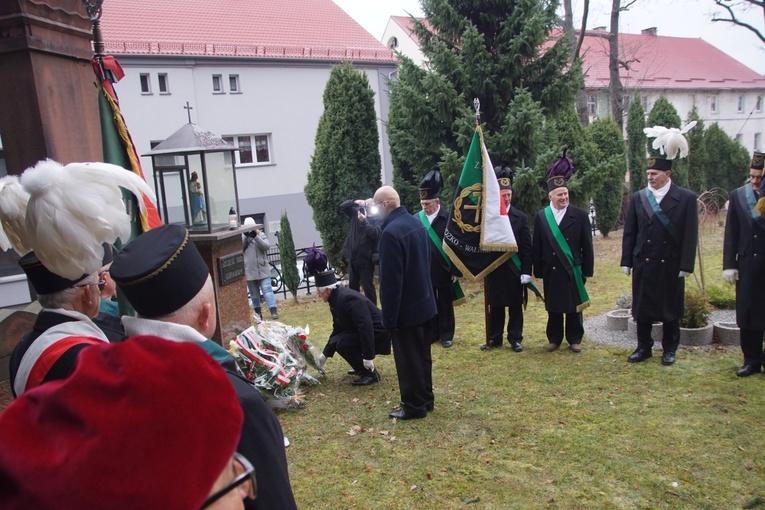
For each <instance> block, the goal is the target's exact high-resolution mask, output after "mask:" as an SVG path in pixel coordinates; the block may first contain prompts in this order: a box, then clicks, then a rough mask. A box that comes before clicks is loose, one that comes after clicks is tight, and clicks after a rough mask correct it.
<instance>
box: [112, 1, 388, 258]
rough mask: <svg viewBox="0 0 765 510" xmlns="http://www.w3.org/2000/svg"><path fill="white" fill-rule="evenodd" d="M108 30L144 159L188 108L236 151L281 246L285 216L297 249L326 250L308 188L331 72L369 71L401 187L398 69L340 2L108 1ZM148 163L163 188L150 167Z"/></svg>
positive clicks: (250, 199) (124, 104)
mask: <svg viewBox="0 0 765 510" xmlns="http://www.w3.org/2000/svg"><path fill="white" fill-rule="evenodd" d="M101 23H102V27H103V33H104V40H105V43H106V53H107V54H111V55H114V56H116V57H117V58H118V60H119V62H120V64H121V65H122V67H123V69H124V70H125V77H124V78H123V79H122V80H121V81H120V82H119V83H118V84H116V85H115V89H116V90H117V93H118V95H119V100H120V106H121V109H122V112H123V114H124V116H125V120H126V122H127V125H128V128H129V129H130V133H131V135H132V137H133V141H134V143H135V144H136V147H137V150H138V152H139V154H145V153H147V152H149V151H150V150H151V148H152V147H153V146H154V145H156V144H157V143H158V142H161V141H162V140H163V139H165V138H166V137H167V136H169V135H171V134H172V133H174V132H175V131H176V130H177V129H179V128H180V127H181V126H182V125H183V124H185V123H187V122H188V121H189V117H188V115H189V111H188V110H185V109H184V106H185V105H186V103H187V102H188V103H189V105H190V106H191V108H192V109H191V110H190V115H191V121H192V122H193V123H194V124H197V125H199V126H200V127H201V128H203V129H205V130H208V131H211V132H213V133H215V134H217V135H219V136H222V137H224V138H226V139H228V140H230V141H231V142H232V143H233V144H234V145H235V146H236V147H238V149H239V150H238V152H237V154H236V157H237V187H238V191H239V206H240V209H241V210H240V211H239V213H240V215H258V217H260V216H259V215H262V221H263V222H264V224H265V230H266V232H267V233H268V234H269V236H270V237H271V240H272V242H273V241H275V240H276V238H275V237H274V236H273V234H274V233H275V232H276V231H278V230H279V219H280V217H281V213H282V212H283V211H286V212H287V213H288V215H289V218H290V223H291V226H292V233H293V237H294V241H295V246H296V247H298V248H301V247H307V246H310V245H311V244H313V243H316V244H321V238H320V236H319V234H318V232H317V231H316V228H315V225H314V222H313V212H312V210H311V208H310V207H309V206H308V204H307V203H306V201H305V196H304V194H303V188H304V186H305V184H306V181H307V173H308V171H309V165H310V161H311V157H312V154H313V150H314V139H315V136H316V129H317V126H318V121H319V117H320V116H321V114H322V113H323V111H324V106H323V98H322V95H323V92H324V88H325V86H326V83H327V80H328V78H329V74H330V70H331V66H332V65H333V64H336V63H338V62H340V61H351V62H352V63H353V64H354V66H355V67H356V68H357V69H358V70H361V71H363V72H365V73H366V74H367V76H368V78H369V83H370V86H371V87H372V89H373V90H374V92H375V109H376V112H377V117H378V128H379V132H380V147H379V148H380V154H381V158H382V168H381V169H380V171H381V178H382V181H383V182H386V183H389V182H392V165H391V159H390V151H389V149H388V139H387V134H386V132H385V127H384V126H385V122H386V120H387V115H388V93H387V85H386V84H387V80H388V78H389V76H390V75H391V74H392V73H393V72H395V69H396V60H395V57H394V56H393V54H392V52H391V51H390V50H388V49H387V48H385V47H384V46H383V45H382V44H380V43H379V42H378V41H377V40H375V38H374V37H373V36H371V35H370V34H369V33H367V32H366V31H365V30H364V29H363V28H362V27H361V26H360V25H358V24H357V23H356V22H355V21H354V20H353V19H352V18H350V17H349V16H348V15H347V14H346V13H345V12H344V11H342V10H341V9H340V8H339V7H338V6H337V5H336V4H335V3H334V2H332V0H257V1H247V2H241V1H237V0H220V1H218V2H213V3H210V2H203V1H201V0H184V1H181V0H163V1H162V2H156V1H152V0H110V1H109V2H104V6H103V17H102V19H101ZM142 165H143V168H144V173H145V175H146V179H147V180H148V181H150V183H151V184H152V185H153V174H152V167H151V158H149V157H143V158H142ZM373 191H374V190H370V194H371V193H372V192H373ZM347 198H352V197H341V196H338V197H337V201H338V204H340V202H342V201H343V200H345V199H347Z"/></svg>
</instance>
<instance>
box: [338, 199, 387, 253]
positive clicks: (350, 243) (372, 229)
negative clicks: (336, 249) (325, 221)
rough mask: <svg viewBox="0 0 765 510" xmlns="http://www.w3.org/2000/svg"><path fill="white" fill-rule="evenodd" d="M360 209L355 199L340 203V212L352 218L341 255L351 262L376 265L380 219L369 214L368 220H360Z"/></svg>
mask: <svg viewBox="0 0 765 510" xmlns="http://www.w3.org/2000/svg"><path fill="white" fill-rule="evenodd" d="M358 211H359V208H358V206H357V205H356V203H355V201H354V200H346V201H345V202H343V203H342V204H340V212H342V213H343V214H345V215H346V216H348V217H349V218H350V219H351V227H350V230H349V231H348V237H347V238H346V239H345V244H344V245H343V249H342V251H341V255H342V257H343V258H344V259H345V260H347V261H348V263H349V264H353V265H355V266H361V267H370V268H371V267H374V265H375V262H374V261H375V259H376V258H377V257H376V254H377V243H378V242H379V241H380V226H379V224H378V223H379V219H378V218H375V217H373V216H370V215H367V219H366V220H364V221H360V220H359V217H358Z"/></svg>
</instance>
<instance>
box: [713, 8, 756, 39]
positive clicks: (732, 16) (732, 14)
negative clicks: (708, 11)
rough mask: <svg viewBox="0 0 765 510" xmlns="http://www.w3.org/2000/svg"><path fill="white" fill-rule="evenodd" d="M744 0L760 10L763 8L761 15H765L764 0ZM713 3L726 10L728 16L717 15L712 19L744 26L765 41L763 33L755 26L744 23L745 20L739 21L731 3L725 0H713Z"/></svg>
mask: <svg viewBox="0 0 765 510" xmlns="http://www.w3.org/2000/svg"><path fill="white" fill-rule="evenodd" d="M746 1H747V2H748V3H750V4H752V5H755V6H758V7H761V8H762V10H763V17H765V0H746ZM714 3H715V4H716V5H717V6H718V7H722V8H723V9H725V10H726V11H728V14H729V15H730V18H718V17H717V16H713V17H712V21H723V22H725V23H731V24H733V25H738V26H740V27H744V28H746V29H747V30H749V31H751V32H752V33H754V35H756V36H757V37H759V39H760V41H762V42H763V43H765V34H763V33H762V32H760V31H759V30H758V29H757V28H756V27H754V26H752V25H750V24H749V23H745V22H743V21H741V20H740V19H739V18H738V17H736V12H735V11H734V10H733V6H732V5H728V4H727V3H725V0H714Z"/></svg>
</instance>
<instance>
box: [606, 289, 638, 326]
mask: <svg viewBox="0 0 765 510" xmlns="http://www.w3.org/2000/svg"><path fill="white" fill-rule="evenodd" d="M631 315H632V294H631V293H629V292H627V293H626V294H622V295H621V296H619V297H618V298H617V300H616V309H615V310H611V311H610V312H606V329H608V330H610V331H627V322H628V321H629V319H630V316H631Z"/></svg>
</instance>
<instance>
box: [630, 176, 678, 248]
mask: <svg viewBox="0 0 765 510" xmlns="http://www.w3.org/2000/svg"><path fill="white" fill-rule="evenodd" d="M640 198H641V200H642V201H643V207H645V208H646V210H648V211H649V214H648V216H649V218H650V216H651V214H650V211H653V213H654V214H655V215H656V217H657V218H659V223H661V224H662V226H663V227H664V228H665V229H666V230H667V232H669V235H670V236H672V239H674V240H675V242H676V243H677V244H678V245H682V244H683V243H682V242H681V241H680V236H679V235H678V234H677V229H676V228H675V226H674V225H673V224H672V222H671V221H669V218H668V217H667V215H666V214H664V210H663V209H662V208H661V206H660V205H659V202H657V201H656V197H655V196H653V193H652V192H651V190H649V189H648V188H645V189H644V190H643V191H641V192H640Z"/></svg>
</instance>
